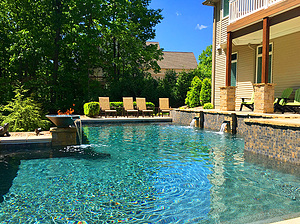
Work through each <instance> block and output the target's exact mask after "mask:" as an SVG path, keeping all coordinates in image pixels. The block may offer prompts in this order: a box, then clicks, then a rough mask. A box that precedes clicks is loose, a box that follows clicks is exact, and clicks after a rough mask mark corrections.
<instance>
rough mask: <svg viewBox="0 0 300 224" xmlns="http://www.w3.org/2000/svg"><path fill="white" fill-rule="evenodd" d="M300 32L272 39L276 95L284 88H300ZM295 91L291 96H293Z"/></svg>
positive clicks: (279, 94)
mask: <svg viewBox="0 0 300 224" xmlns="http://www.w3.org/2000/svg"><path fill="white" fill-rule="evenodd" d="M299 40H300V32H297V33H293V34H290V35H286V36H283V37H279V38H276V39H273V40H271V41H272V42H273V47H274V50H273V57H274V58H273V60H274V61H273V82H274V83H275V84H276V85H275V97H279V96H281V93H282V92H283V90H284V89H286V88H289V87H292V88H293V89H294V92H295V90H296V89H298V88H300V41H299ZM294 92H293V94H292V96H291V98H293V95H294Z"/></svg>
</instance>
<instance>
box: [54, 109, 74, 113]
mask: <svg viewBox="0 0 300 224" xmlns="http://www.w3.org/2000/svg"><path fill="white" fill-rule="evenodd" d="M73 112H74V109H72V108H70V109H69V110H67V111H66V112H62V111H61V110H58V111H57V114H58V115H71V114H73Z"/></svg>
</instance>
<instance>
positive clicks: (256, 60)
mask: <svg viewBox="0 0 300 224" xmlns="http://www.w3.org/2000/svg"><path fill="white" fill-rule="evenodd" d="M269 45H272V51H271V52H270V51H269V56H270V55H272V61H271V68H270V67H269V69H270V70H271V71H270V74H271V83H272V82H273V69H272V67H273V60H274V57H273V51H274V45H273V42H271V43H269ZM262 46H263V45H259V46H257V47H256V56H255V57H256V58H255V62H256V66H255V83H257V67H258V57H259V56H261V57H262V53H261V54H259V53H258V48H259V47H262Z"/></svg>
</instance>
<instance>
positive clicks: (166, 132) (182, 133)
mask: <svg viewBox="0 0 300 224" xmlns="http://www.w3.org/2000/svg"><path fill="white" fill-rule="evenodd" d="M84 133H85V136H86V138H87V139H88V141H89V142H88V144H85V145H83V146H81V148H70V149H68V150H67V151H72V150H73V151H79V154H76V156H72V155H71V154H70V155H69V156H67V157H58V158H43V159H26V160H20V162H15V160H12V161H14V162H15V163H13V164H10V168H7V167H8V165H9V164H6V166H3V167H4V168H3V167H2V169H6V170H5V172H8V171H7V169H12V168H13V169H16V172H17V173H16V176H15V178H14V179H13V181H12V183H11V187H10V188H9V190H8V192H6V193H5V195H4V200H3V201H2V202H1V203H0V223H119V222H124V223H204V224H208V223H250V222H254V221H258V220H264V219H269V218H272V217H276V216H281V215H287V214H293V213H298V212H300V189H299V187H300V178H299V174H297V173H296V174H293V175H292V174H288V173H286V172H281V171H277V170H275V169H271V168H266V167H264V166H261V165H257V164H255V163H253V162H250V161H247V158H246V157H245V156H244V152H243V149H244V143H243V139H241V138H237V137H233V136H231V135H227V134H219V133H215V132H207V131H202V130H199V129H196V128H190V127H186V126H175V125H157V124H151V125H118V126H117V125H111V126H110V125H106V126H98V127H84ZM80 150H83V151H86V150H88V151H89V152H94V153H87V154H85V155H84V156H80V154H81V153H80ZM101 153H106V154H110V157H102V156H99V155H101ZM52 157H53V156H52ZM8 163H11V161H10V162H8ZM16 167H17V168H16ZM0 169H1V166H0ZM2 171H3V170H2ZM0 172H1V171H0ZM1 178H5V177H2V176H1ZM8 179H9V178H8ZM3 181H4V180H1V182H3Z"/></svg>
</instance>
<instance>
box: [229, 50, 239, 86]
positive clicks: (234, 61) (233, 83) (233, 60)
mask: <svg viewBox="0 0 300 224" xmlns="http://www.w3.org/2000/svg"><path fill="white" fill-rule="evenodd" d="M236 72H237V53H232V54H231V78H230V85H231V86H236Z"/></svg>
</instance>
